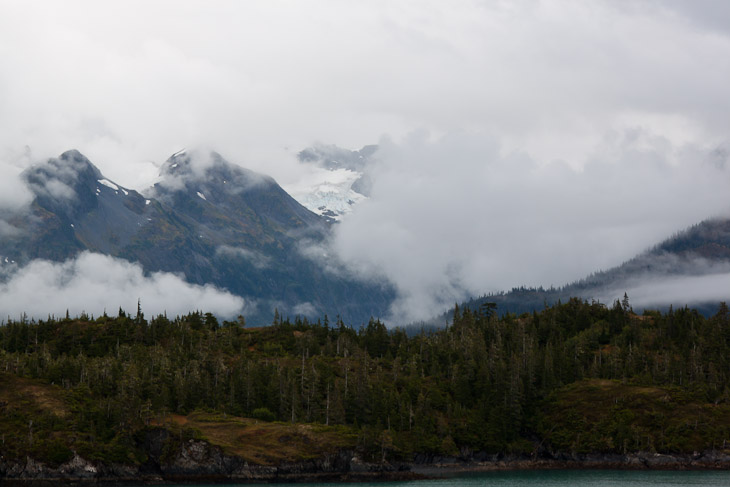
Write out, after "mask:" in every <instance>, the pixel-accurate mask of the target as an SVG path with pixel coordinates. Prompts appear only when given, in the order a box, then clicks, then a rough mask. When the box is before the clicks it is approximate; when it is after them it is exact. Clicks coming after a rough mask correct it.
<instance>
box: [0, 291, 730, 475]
mask: <svg viewBox="0 0 730 487" xmlns="http://www.w3.org/2000/svg"><path fill="white" fill-rule="evenodd" d="M242 325H243V323H242V320H239V321H238V322H228V321H225V322H223V323H219V322H218V320H217V319H216V318H215V316H214V315H212V314H210V313H200V312H195V313H191V314H189V315H187V316H181V317H175V318H168V317H165V316H157V317H155V318H153V319H151V320H147V319H145V317H144V315H143V314H142V312H141V311H138V313H137V314H136V316H134V315H127V314H126V313H125V312H124V311H122V310H120V311H119V314H118V316H116V317H111V316H106V315H105V316H101V317H98V318H93V317H89V316H80V317H78V318H70V317H66V318H63V319H57V318H52V317H49V319H47V320H41V321H34V320H26V319H21V320H18V321H10V322H8V323H6V324H4V325H3V326H0V432H2V438H1V440H0V451H1V452H2V457H3V458H5V459H6V460H13V459H18V460H20V459H24V458H26V457H31V458H34V459H36V460H38V461H42V462H46V463H47V464H49V465H59V464H61V463H63V462H67V461H69V460H70V459H71V458H72V457H73V456H74V454H78V455H80V456H82V457H84V458H86V459H89V460H92V461H96V462H100V463H105V464H112V463H114V464H129V465H142V464H144V463H145V462H148V461H149V460H150V458H149V455H150V454H149V451H148V449H145V444H144V443H145V441H146V440H145V439H144V438H145V434H148V433H149V432H150V431H166V432H167V433H166V434H167V436H165V438H167V439H166V440H165V443H164V448H163V450H161V451H162V453H159V455H158V457H157V461H160V462H162V461H164V460H165V458H166V457H165V455H168V456H174V454H175V451H176V448H178V447H179V445H180V444H181V443H182V442H184V441H187V439H196V440H201V441H206V442H209V443H211V444H213V445H216V446H218V447H220V448H222V450H223V451H225V452H226V453H228V454H232V455H238V456H240V457H242V458H244V459H246V461H248V462H251V463H253V464H260V465H275V464H278V463H281V462H283V461H293V460H301V459H306V458H312V457H314V456H318V455H323V454H325V453H327V452H331V451H337V450H338V449H343V448H347V449H352V450H353V451H357V452H358V454H359V455H361V456H362V458H364V459H366V460H368V461H374V462H381V461H412V460H413V459H414V458H417V457H418V458H434V457H444V456H451V457H459V456H462V457H466V456H469V455H473V453H474V452H484V453H488V454H524V455H532V456H539V455H556V454H559V453H560V452H569V453H570V452H573V453H575V452H587V453H591V452H593V453H595V452H600V453H617V454H620V453H626V452H637V451H650V452H666V453H672V452H674V453H683V452H685V453H686V452H690V453H691V452H696V451H705V450H710V449H718V450H722V449H724V448H725V447H726V446H728V447H730V445H728V444H727V442H728V440H730V387H729V386H730V312H729V311H728V307H727V306H726V305H725V304H724V303H723V304H721V305H720V306H719V309H718V311H717V313H716V314H715V315H714V316H712V317H710V318H705V317H703V316H702V315H700V314H699V313H697V312H696V311H693V310H691V309H687V308H683V309H678V310H670V311H669V312H668V313H660V312H655V311H645V312H644V313H643V314H642V315H637V314H634V313H633V311H632V310H631V308H630V306H629V303H628V299H626V300H624V302H623V303H619V302H616V303H614V305H613V306H611V307H607V306H605V305H602V304H598V303H588V302H584V301H581V300H578V299H572V300H570V301H568V302H566V303H561V304H557V305H555V306H552V307H549V308H546V309H544V310H543V311H541V312H535V313H532V314H523V315H521V316H516V315H513V314H507V315H505V316H501V317H500V316H499V315H498V313H497V312H496V310H495V309H494V307H493V306H490V305H486V306H483V307H482V308H481V309H479V310H476V311H472V310H468V309H465V310H459V309H458V308H457V309H455V310H454V316H453V325H452V326H450V327H448V328H446V329H443V330H440V331H438V332H434V333H421V334H416V335H413V336H409V335H408V334H406V333H405V332H404V331H403V330H400V329H394V330H388V329H387V328H386V327H385V326H384V325H383V324H382V323H380V322H379V321H377V320H371V321H370V322H369V323H368V324H367V326H363V327H361V328H360V329H357V330H356V329H353V328H350V327H348V326H346V325H345V324H344V323H343V322H342V321H341V320H339V319H338V320H335V321H334V322H329V320H328V319H327V318H326V317H325V319H324V320H323V321H318V322H315V323H312V322H308V321H307V320H306V319H299V318H296V319H295V320H294V321H291V320H289V319H283V318H281V317H280V316H278V315H277V316H276V317H275V319H274V322H273V324H272V325H271V326H268V327H263V328H255V329H252V328H245V327H244V326H242ZM314 445H316V447H315V446H314Z"/></svg>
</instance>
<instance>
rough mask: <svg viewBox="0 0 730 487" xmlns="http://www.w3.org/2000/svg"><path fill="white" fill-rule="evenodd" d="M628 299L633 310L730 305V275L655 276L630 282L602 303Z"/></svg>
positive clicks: (727, 273)
mask: <svg viewBox="0 0 730 487" xmlns="http://www.w3.org/2000/svg"><path fill="white" fill-rule="evenodd" d="M624 292H625V293H626V294H627V295H628V296H629V299H630V302H631V305H632V306H633V307H634V308H664V307H667V306H669V305H672V306H674V307H675V308H677V307H682V306H687V305H689V306H696V305H697V304H699V303H710V304H718V303H720V302H723V301H724V302H730V272H725V273H717V274H709V275H704V276H697V275H694V276H674V277H667V276H655V277H647V278H645V279H641V280H635V281H632V282H629V283H627V285H626V286H625V287H622V288H621V289H620V290H619V289H616V290H614V291H613V292H607V293H605V294H604V296H602V299H601V301H602V302H605V303H611V302H613V301H614V300H616V299H619V298H620V297H621V296H623V294H624Z"/></svg>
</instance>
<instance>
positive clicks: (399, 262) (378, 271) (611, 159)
mask: <svg viewBox="0 0 730 487" xmlns="http://www.w3.org/2000/svg"><path fill="white" fill-rule="evenodd" d="M381 147H382V148H381V150H380V152H379V157H380V159H381V162H380V164H379V165H378V167H377V168H376V169H375V170H374V181H375V184H374V186H373V196H372V198H371V199H370V200H368V201H366V202H364V203H362V204H361V205H360V206H358V207H356V208H355V210H354V211H353V213H352V214H351V215H350V216H349V217H348V218H347V219H345V220H344V221H343V222H342V223H341V224H340V226H339V227H338V229H337V239H336V242H335V248H336V250H337V252H338V254H339V255H340V256H341V257H342V259H343V260H344V261H346V262H348V263H349V264H350V266H351V268H353V269H355V270H357V271H359V272H361V273H363V274H364V275H375V276H377V275H382V276H385V277H387V278H388V279H389V280H390V281H392V282H393V283H395V285H396V287H397V289H398V292H399V299H398V300H397V301H396V303H395V305H394V307H393V309H392V310H391V314H392V317H391V318H393V319H394V320H395V321H396V322H398V321H403V320H406V321H407V320H412V319H425V318H428V317H429V316H432V315H433V314H435V313H436V312H440V311H443V310H444V309H445V308H446V307H448V306H451V305H453V303H454V301H456V300H461V299H463V298H465V297H468V296H475V295H481V294H484V293H485V292H489V291H501V290H507V289H510V288H512V287H513V286H521V285H528V286H529V285H535V286H539V285H544V286H549V285H556V286H561V285H563V284H566V283H568V282H571V281H573V280H577V279H580V278H582V277H584V276H585V275H587V274H589V273H590V272H593V271H596V270H599V269H607V268H610V267H613V266H615V265H618V264H620V263H622V262H623V261H625V260H628V259H629V258H631V257H633V256H634V255H636V254H637V253H639V252H641V251H643V250H646V248H648V247H649V246H651V245H652V244H655V243H658V240H659V239H663V238H667V237H669V236H670V235H671V234H672V233H674V232H676V231H677V230H678V229H683V228H685V227H687V226H689V225H692V224H694V223H697V222H699V221H701V220H703V219H705V218H707V217H710V216H719V215H723V216H728V215H730V192H728V191H727V188H728V187H730V168H728V167H727V164H726V157H727V156H723V157H725V159H722V160H721V161H720V163H718V160H717V158H716V157H715V156H716V155H713V154H707V153H706V152H704V151H702V150H698V149H697V148H693V147H689V146H682V147H674V146H673V145H672V144H671V142H670V141H668V140H667V139H665V138H663V137H657V136H654V135H652V134H649V133H646V132H645V131H643V130H639V129H637V130H632V131H627V132H626V133H623V134H616V135H615V136H613V137H611V138H608V139H607V140H605V141H603V143H602V144H601V145H600V146H598V147H597V148H596V151H595V152H594V155H593V156H592V158H591V159H590V161H589V162H588V163H586V164H585V165H584V167H583V168H582V169H581V170H576V169H573V168H571V167H569V166H568V165H566V164H563V163H560V162H553V163H549V164H544V165H539V164H537V163H536V162H535V161H533V160H532V159H531V158H530V157H529V156H527V155H525V154H522V153H513V154H507V155H501V152H502V151H501V147H500V146H499V144H498V143H497V142H495V140H494V139H493V138H489V137H485V136H483V135H479V134H477V135H473V134H464V133H460V134H450V135H448V136H445V137H442V138H438V139H436V140H430V139H429V138H428V136H427V134H414V135H413V136H411V137H410V138H407V139H406V140H404V141H403V142H401V143H393V142H389V141H387V140H384V141H383V142H382V144H381ZM669 161H671V162H669Z"/></svg>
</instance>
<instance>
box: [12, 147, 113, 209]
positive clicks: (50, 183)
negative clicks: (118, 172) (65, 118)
mask: <svg viewBox="0 0 730 487" xmlns="http://www.w3.org/2000/svg"><path fill="white" fill-rule="evenodd" d="M24 178H25V180H26V182H27V183H28V185H29V187H30V188H31V190H33V192H34V193H35V194H36V196H39V197H44V196H45V197H50V198H52V199H55V200H64V199H71V198H74V197H75V196H76V195H83V194H84V193H88V192H91V193H93V189H91V188H92V187H94V188H95V186H96V184H97V181H99V180H101V179H103V178H104V176H103V175H102V174H101V171H99V169H98V168H97V167H96V166H95V165H94V164H92V163H91V161H89V159H88V158H86V156H84V155H83V154H81V153H80V152H79V151H78V150H75V149H72V150H68V151H66V152H64V153H63V154H61V155H60V156H58V157H56V158H51V159H48V160H47V161H45V162H43V163H41V164H36V165H34V166H31V167H30V168H28V169H27V170H26V171H25V172H24Z"/></svg>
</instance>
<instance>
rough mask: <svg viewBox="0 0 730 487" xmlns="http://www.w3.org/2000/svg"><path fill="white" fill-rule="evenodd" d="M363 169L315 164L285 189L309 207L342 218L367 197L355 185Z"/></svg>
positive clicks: (332, 217) (334, 217) (317, 211)
mask: <svg viewBox="0 0 730 487" xmlns="http://www.w3.org/2000/svg"><path fill="white" fill-rule="evenodd" d="M361 176H362V173H360V172H357V171H351V170H349V169H334V170H330V169H325V168H322V167H312V171H311V172H310V174H309V175H307V176H306V177H303V178H302V179H300V180H299V181H297V182H296V183H292V184H289V185H287V186H285V187H284V190H285V191H286V192H287V193H289V194H290V195H291V196H292V197H293V198H294V199H295V200H297V201H298V202H299V203H300V204H301V205H302V206H304V207H306V208H307V209H308V210H310V211H312V212H314V213H316V214H318V215H322V216H325V217H328V218H331V219H333V220H340V219H342V218H343V217H344V216H345V215H347V213H349V212H351V211H352V208H353V206H354V205H355V204H357V203H359V202H361V201H363V200H366V199H367V197H366V196H364V195H362V194H360V193H358V192H357V191H355V190H354V189H352V185H353V184H354V183H355V182H356V181H357V180H358V179H360V177H361Z"/></svg>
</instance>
